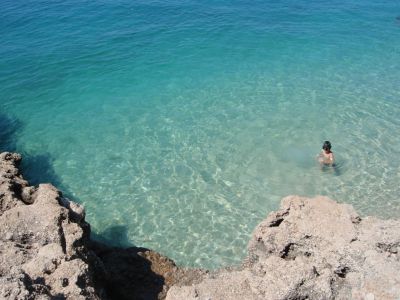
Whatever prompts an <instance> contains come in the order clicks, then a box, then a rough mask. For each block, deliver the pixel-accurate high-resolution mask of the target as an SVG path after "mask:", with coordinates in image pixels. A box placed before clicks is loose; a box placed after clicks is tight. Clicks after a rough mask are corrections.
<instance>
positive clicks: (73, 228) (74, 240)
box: [0, 153, 400, 300]
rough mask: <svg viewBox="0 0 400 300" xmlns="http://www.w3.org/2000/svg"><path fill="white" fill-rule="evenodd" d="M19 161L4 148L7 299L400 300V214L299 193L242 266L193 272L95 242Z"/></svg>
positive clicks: (0, 184)
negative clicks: (385, 215)
mask: <svg viewBox="0 0 400 300" xmlns="http://www.w3.org/2000/svg"><path fill="white" fill-rule="evenodd" d="M20 160H21V157H20V155H18V154H12V153H2V154H0V299H118V300H119V299H121V300H124V299H164V298H167V299H168V300H179V299H185V300H186V299H213V300H216V299H221V300H222V299H224V300H225V299H369V300H371V299H399V296H400V272H399V270H400V221H394V220H385V221H384V220H378V219H376V218H372V217H366V218H361V217H360V216H359V215H358V214H357V213H356V212H355V211H354V210H353V208H352V207H351V206H349V205H345V204H338V203H336V202H334V201H333V200H330V199H328V198H326V197H316V198H313V199H310V198H302V197H297V196H291V197H287V198H285V199H283V200H282V204H281V209H280V210H279V211H277V212H273V213H271V214H270V215H269V216H268V217H267V218H266V220H264V221H263V222H261V224H259V225H258V226H257V228H256V229H255V231H254V233H253V235H252V237H251V240H250V242H249V246H248V249H249V252H248V253H249V255H248V257H247V258H246V259H245V261H244V262H243V265H242V266H240V267H237V268H229V269H224V270H219V271H215V272H207V271H202V270H185V269H182V268H179V267H177V266H176V265H175V263H174V262H173V261H172V260H170V259H168V258H166V257H164V256H162V255H160V254H158V253H156V252H154V251H151V250H148V249H144V248H137V247H131V248H127V249H122V248H114V247H110V246H107V245H104V244H100V243H98V242H94V241H91V240H90V226H89V224H87V223H86V222H85V211H84V209H83V208H82V207H81V206H80V205H78V204H76V203H74V202H72V201H69V200H68V199H66V198H65V197H63V195H62V194H61V192H60V191H58V190H57V189H56V188H55V187H53V186H52V185H49V184H41V185H39V186H37V187H33V186H29V184H28V182H26V181H25V180H24V179H23V178H22V176H21V174H20V172H19V170H18V164H19V162H20Z"/></svg>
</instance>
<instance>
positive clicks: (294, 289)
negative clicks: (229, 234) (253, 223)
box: [167, 196, 400, 300]
mask: <svg viewBox="0 0 400 300" xmlns="http://www.w3.org/2000/svg"><path fill="white" fill-rule="evenodd" d="M248 248H249V256H248V258H247V259H246V260H245V263H244V264H243V267H242V268H241V269H239V270H236V271H224V270H222V271H219V272H216V273H215V274H213V275H212V276H211V275H209V276H206V277H205V278H204V280H203V281H202V282H200V283H199V284H194V285H190V286H178V285H177V286H174V287H172V288H171V289H170V290H169V291H168V294H167V299H170V300H179V299H213V300H214V299H271V300H272V299H360V300H361V299H399V295H400V272H399V270H400V222H399V221H394V220H386V221H383V220H378V219H376V218H372V217H366V218H364V219H361V217H360V216H359V215H357V213H356V212H355V211H354V209H353V208H352V207H351V206H350V205H346V204H338V203H336V202H335V201H333V200H330V199H329V198H326V197H315V198H312V199H310V198H302V197H298V196H291V197H287V198H285V199H283V200H282V203H281V209H280V210H279V211H278V212H273V213H271V214H270V215H269V216H268V217H267V219H266V220H264V221H263V222H261V224H259V225H258V226H257V228H256V229H255V231H254V233H253V235H252V238H251V240H250V242H249V246H248Z"/></svg>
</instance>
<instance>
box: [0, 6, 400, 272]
mask: <svg viewBox="0 0 400 300" xmlns="http://www.w3.org/2000/svg"><path fill="white" fill-rule="evenodd" d="M399 16H400V2H398V1H378V2H377V1H372V0H359V1H355V0H350V1H338V0H333V1H316V0H312V1H303V0H302V1H298V0H277V1H214V2H213V1H137V0H132V1H124V0H120V1H111V0H104V1H100V0H94V1H83V0H64V1H25V0H22V1H10V0H3V1H1V3H0V150H12V151H14V150H15V151H18V152H21V153H23V154H24V155H25V161H24V165H23V168H24V173H25V174H26V176H27V177H28V178H29V179H31V180H32V181H33V183H38V182H43V181H50V182H52V183H54V184H56V185H57V186H58V187H59V188H61V189H62V190H64V191H65V193H66V194H67V195H68V196H69V197H71V198H72V199H74V200H76V201H78V202H80V203H82V204H84V206H85V207H86V209H87V219H88V221H89V222H90V223H91V225H92V231H93V234H94V236H95V237H96V238H98V239H101V240H105V241H108V242H111V243H114V244H117V245H138V246H144V247H149V248H152V249H155V250H158V251H160V252H162V253H164V254H166V255H168V256H169V257H171V258H173V259H174V260H175V261H176V262H177V263H178V264H180V265H185V266H201V267H208V268H215V267H219V266H224V265H229V264H234V263H238V262H240V260H241V259H242V258H243V256H244V255H245V249H246V244H247V242H248V239H249V236H250V234H251V231H252V230H253V229H254V227H255V226H256V224H257V223H258V222H260V221H261V220H262V219H263V218H264V217H265V216H266V215H267V214H268V212H270V211H271V210H274V209H277V208H278V206H279V202H280V199H281V198H282V197H283V196H286V195H289V194H299V195H307V196H313V195H317V194H322V195H328V196H330V197H332V198H334V199H336V200H338V201H340V202H347V203H351V204H352V205H354V206H355V208H356V209H357V210H358V211H360V212H361V213H363V214H372V215H376V216H380V217H384V218H387V217H393V218H398V217H400V187H399V182H400V156H399V155H400V151H399V149H400V138H399V133H400V118H399V116H400V18H399ZM326 139H329V140H330V141H331V142H332V144H333V151H334V153H335V155H336V157H337V162H338V167H337V169H336V171H333V170H327V171H321V170H320V168H319V167H318V166H317V164H316V163H315V155H316V154H317V153H318V152H319V151H320V148H321V145H322V143H323V141H324V140H326Z"/></svg>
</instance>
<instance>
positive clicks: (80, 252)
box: [0, 153, 202, 300]
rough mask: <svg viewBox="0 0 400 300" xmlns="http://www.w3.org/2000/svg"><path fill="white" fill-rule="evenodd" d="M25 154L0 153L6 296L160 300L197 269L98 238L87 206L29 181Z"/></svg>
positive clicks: (0, 247)
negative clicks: (87, 219)
mask: <svg viewBox="0 0 400 300" xmlns="http://www.w3.org/2000/svg"><path fill="white" fill-rule="evenodd" d="M20 161H21V156H20V155H19V154H13V153H1V154H0V299H10V300H11V299H73V300H75V299H77V300H79V299H118V300H123V299H158V298H165V295H166V291H167V289H168V288H169V286H170V285H172V284H175V283H176V282H177V281H179V282H184V283H187V284H190V283H191V282H193V281H194V280H195V279H196V278H197V277H198V276H200V275H201V274H202V271H199V270H184V269H181V268H178V267H177V266H176V265H175V264H174V262H173V261H171V260H170V259H168V258H166V257H164V256H162V255H160V254H158V253H156V252H154V251H151V250H148V249H144V248H136V247H132V248H128V249H121V248H113V247H109V246H106V245H103V244H100V243H96V242H92V241H90V238H89V235H90V234H89V233H90V227H89V224H87V223H86V222H85V211H84V209H83V208H82V207H81V206H80V205H78V204H76V203H74V202H72V201H69V200H68V199H66V198H65V197H63V196H62V194H61V192H60V191H58V190H57V189H56V188H55V187H53V186H52V185H50V184H41V185H39V186H38V187H32V186H29V184H28V182H27V181H25V180H24V179H23V178H22V176H21V175H20V173H19V170H18V164H19V162H20Z"/></svg>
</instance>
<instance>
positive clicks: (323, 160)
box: [318, 141, 335, 167]
mask: <svg viewBox="0 0 400 300" xmlns="http://www.w3.org/2000/svg"><path fill="white" fill-rule="evenodd" d="M331 148H332V145H331V143H330V142H329V141H325V142H324V144H323V145H322V151H321V153H320V154H319V156H318V162H319V163H320V164H321V166H332V167H334V166H335V157H334V155H333V152H332V151H331Z"/></svg>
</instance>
